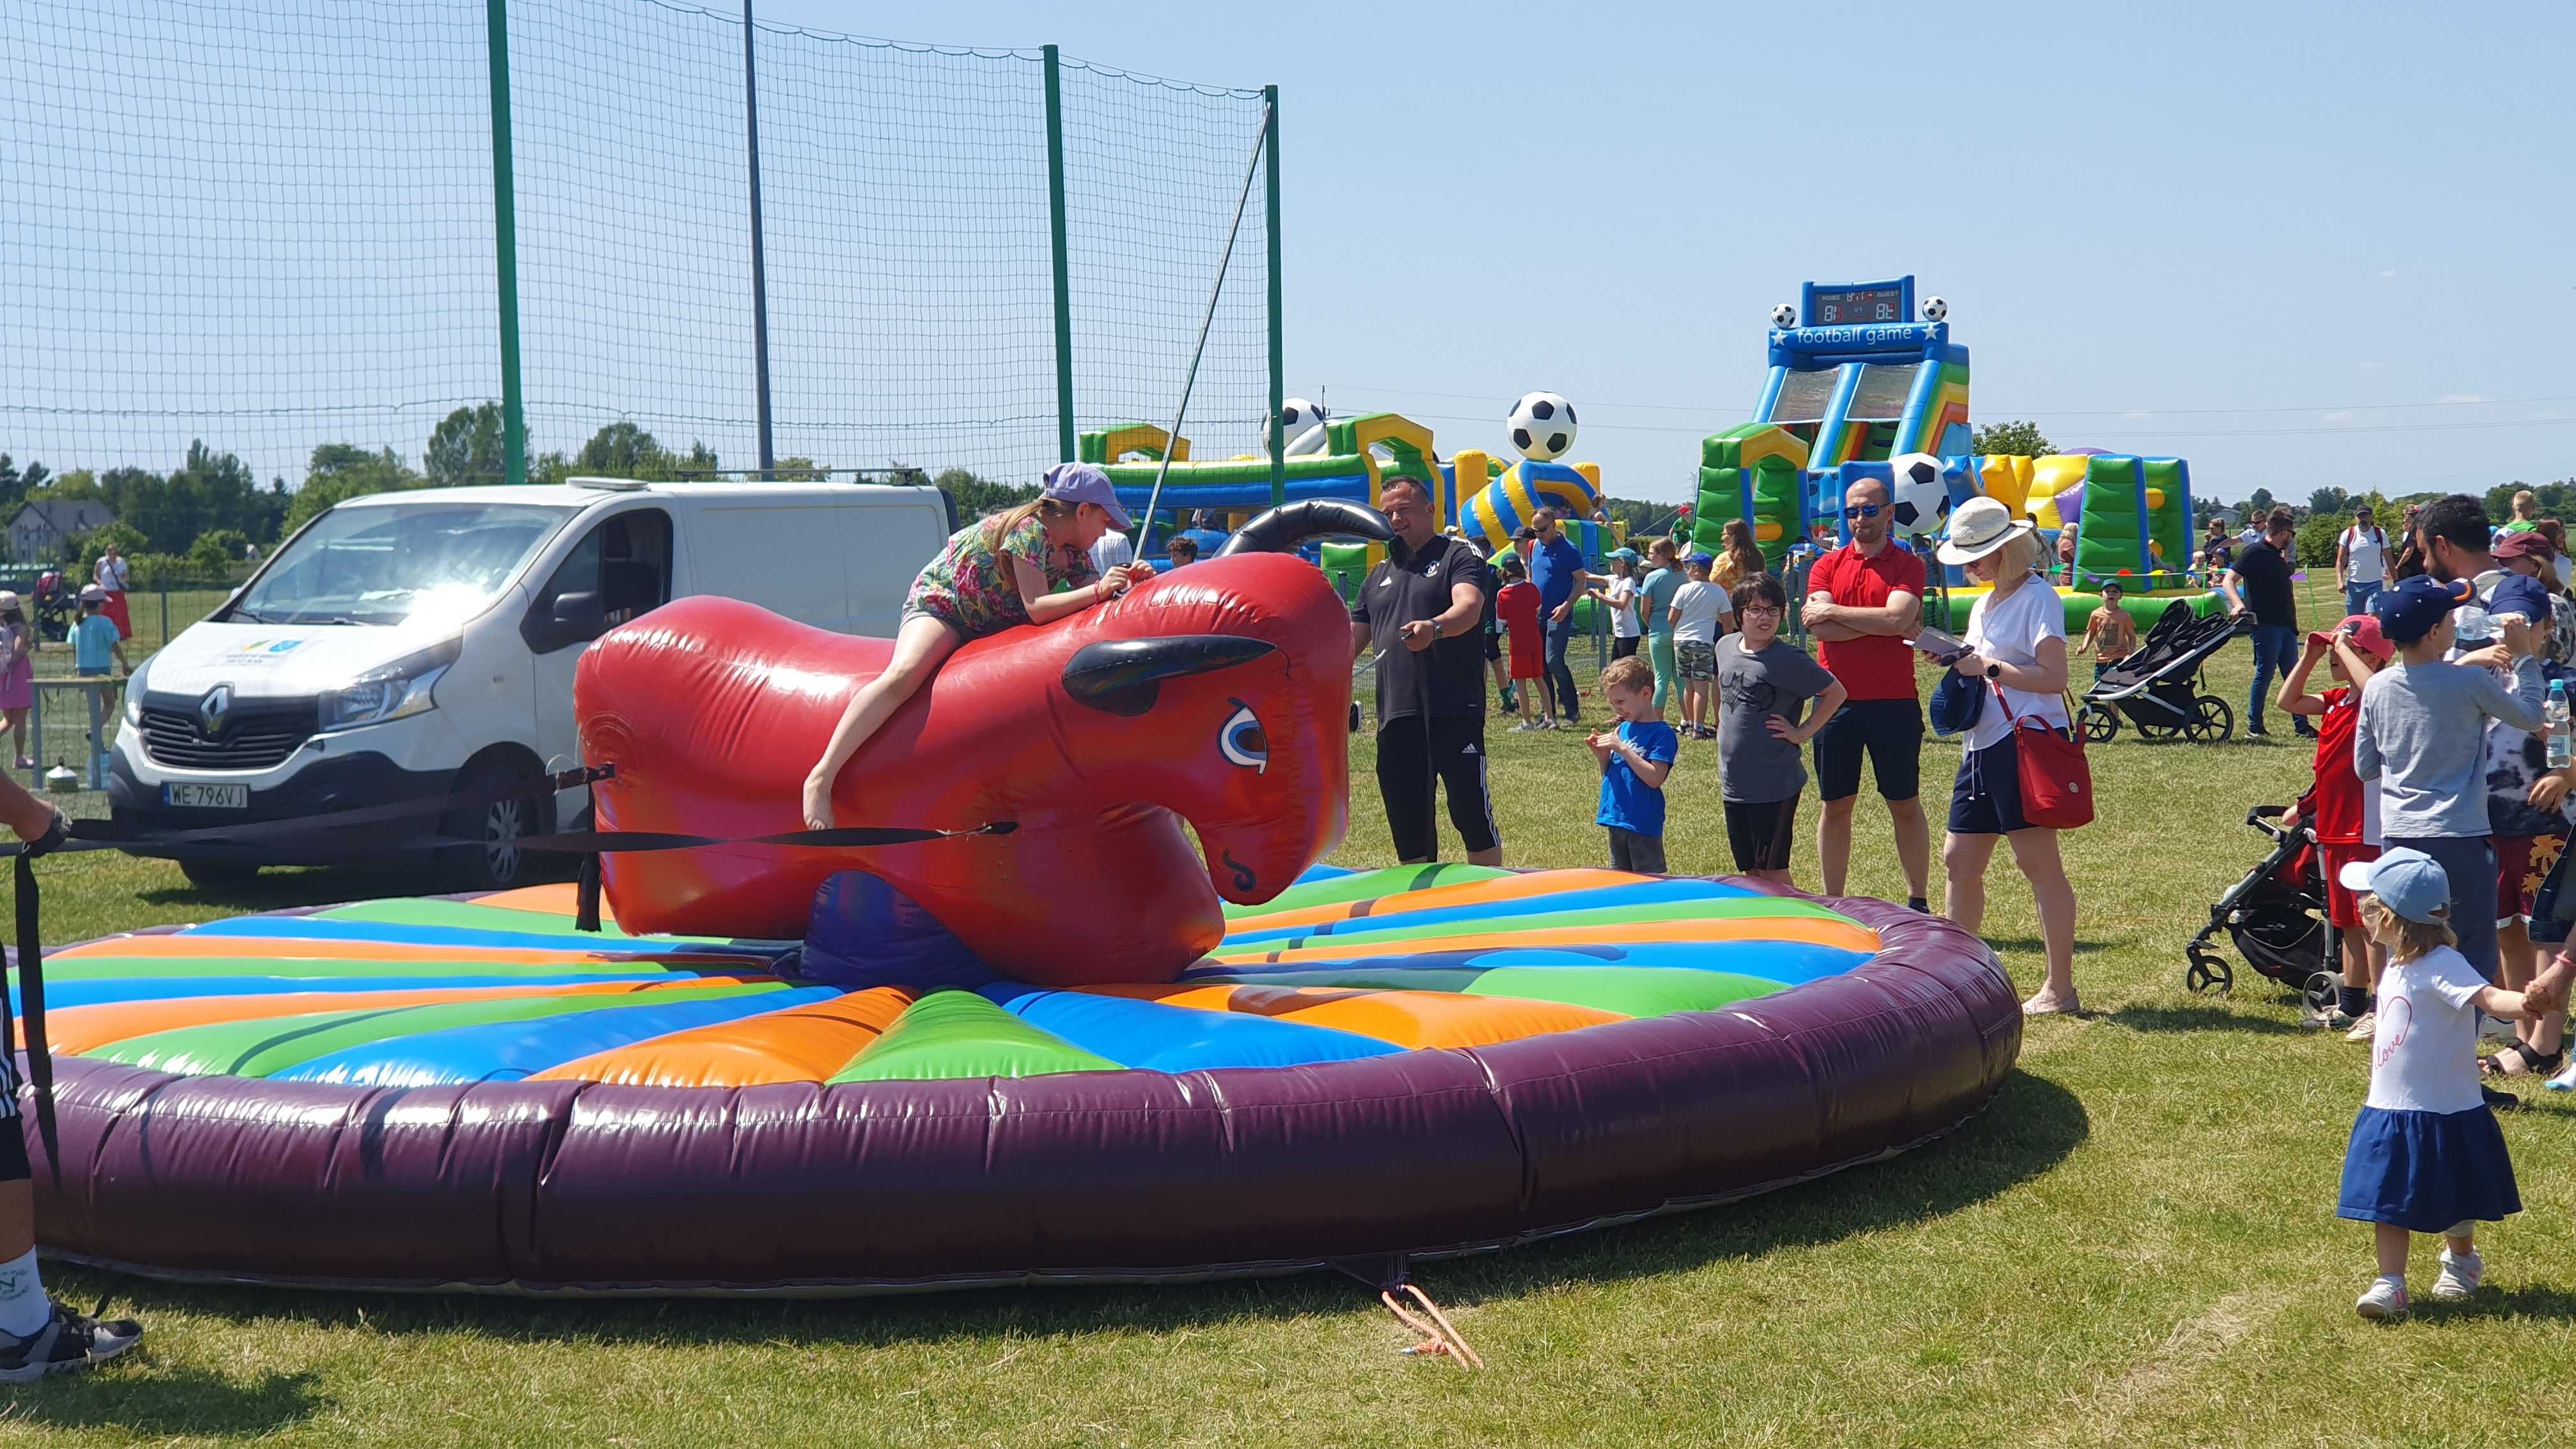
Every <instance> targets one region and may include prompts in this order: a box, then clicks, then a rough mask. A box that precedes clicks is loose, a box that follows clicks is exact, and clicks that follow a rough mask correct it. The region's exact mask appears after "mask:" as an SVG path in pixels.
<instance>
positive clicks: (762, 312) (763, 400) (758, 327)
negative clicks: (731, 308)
mask: <svg viewBox="0 0 2576 1449" xmlns="http://www.w3.org/2000/svg"><path fill="white" fill-rule="evenodd" d="M757 33H758V32H757V31H755V30H754V29H753V28H752V23H751V0H742V126H743V158H744V159H745V160H746V161H748V162H749V163H750V167H751V355H752V387H753V389H754V396H753V399H752V402H753V405H754V408H755V416H756V417H757V418H758V420H759V427H760V481H761V482H763V483H768V482H772V481H774V480H775V478H776V475H777V472H778V450H777V447H776V445H775V443H774V442H773V440H772V437H771V434H770V426H769V257H768V244H767V243H766V242H764V241H763V240H762V239H761V234H760V77H759V76H758V75H757V74H756V73H755V72H754V70H753V69H752V60H751V53H752V38H753V37H754V36H755V35H756V34H757Z"/></svg>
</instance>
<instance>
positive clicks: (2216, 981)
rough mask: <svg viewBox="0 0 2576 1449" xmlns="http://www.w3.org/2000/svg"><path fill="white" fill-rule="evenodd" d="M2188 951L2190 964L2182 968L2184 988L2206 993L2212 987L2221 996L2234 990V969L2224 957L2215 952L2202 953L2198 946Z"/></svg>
mask: <svg viewBox="0 0 2576 1449" xmlns="http://www.w3.org/2000/svg"><path fill="white" fill-rule="evenodd" d="M2190 949H2191V964H2190V965H2189V966H2186V967H2184V968H2183V973H2182V984H2183V985H2184V986H2186V987H2188V988H2190V989H2191V990H2192V991H2194V992H2202V991H2208V990H2210V989H2212V988H2213V987H2214V988H2216V989H2217V991H2218V994H2219V995H2221V996H2225V995H2227V994H2228V993H2229V992H2231V991H2233V990H2235V989H2236V968H2234V967H2232V966H2230V965H2228V964H2227V961H2226V959H2225V958H2224V957H2221V956H2219V955H2218V954H2217V953H2215V952H2211V951H2203V950H2202V949H2200V948H2199V947H2198V946H2194V947H2192V948H2190Z"/></svg>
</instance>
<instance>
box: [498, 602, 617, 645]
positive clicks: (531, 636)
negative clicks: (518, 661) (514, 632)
mask: <svg viewBox="0 0 2576 1449" xmlns="http://www.w3.org/2000/svg"><path fill="white" fill-rule="evenodd" d="M607 632H608V614H607V610H606V606H605V605H603V604H602V603H601V602H600V598H599V591H598V590H596V589H581V590H569V589H568V590H566V591H564V592H563V593H560V594H557V595H555V601H554V603H553V605H552V606H550V607H547V608H536V607H531V608H530V609H529V610H528V612H527V616H526V617H524V618H522V619H521V620H519V637H520V638H522V639H525V640H526V641H528V649H529V652H531V653H535V654H552V653H554V652H555V651H556V650H558V649H564V648H569V647H570V646H572V645H575V644H587V643H589V642H590V641H591V640H593V639H596V638H598V637H599V636H600V635H602V634H605V633H607Z"/></svg>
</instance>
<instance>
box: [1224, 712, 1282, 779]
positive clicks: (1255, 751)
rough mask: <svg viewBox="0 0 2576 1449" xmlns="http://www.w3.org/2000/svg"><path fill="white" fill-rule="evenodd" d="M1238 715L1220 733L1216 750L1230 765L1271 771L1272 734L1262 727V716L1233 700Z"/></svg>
mask: <svg viewBox="0 0 2576 1449" xmlns="http://www.w3.org/2000/svg"><path fill="white" fill-rule="evenodd" d="M1227 703H1229V704H1232V705H1233V706H1234V713H1233V714H1231V715H1228V716H1227V717H1226V721H1225V726H1224V728H1222V729H1219V730H1218V731H1217V732H1216V747H1217V749H1218V751H1219V752H1221V753H1222V754H1224V756H1225V759H1226V763H1227V764H1230V765H1240V766H1242V767H1243V768H1244V769H1247V770H1254V771H1260V772H1265V773H1266V772H1267V771H1268V770H1269V768H1270V732H1269V731H1268V730H1265V729H1263V728H1262V727H1261V716H1259V715H1257V714H1254V713H1253V712H1252V706H1251V705H1248V704H1245V703H1244V702H1243V701H1242V700H1239V699H1236V700H1229V701H1227Z"/></svg>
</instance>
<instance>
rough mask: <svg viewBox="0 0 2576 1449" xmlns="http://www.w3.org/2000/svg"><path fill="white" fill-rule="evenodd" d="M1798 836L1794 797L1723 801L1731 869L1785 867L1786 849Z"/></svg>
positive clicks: (1748, 870) (1746, 872)
mask: <svg viewBox="0 0 2576 1449" xmlns="http://www.w3.org/2000/svg"><path fill="white" fill-rule="evenodd" d="M1797 839H1798V797H1797V796H1795V795H1792V796H1790V797H1789V798H1788V799H1786V800H1760V801H1754V802H1751V803H1747V802H1745V801H1742V800H1729V801H1727V802H1726V844H1727V846H1728V848H1729V849H1731V850H1733V851H1734V852H1735V869H1736V871H1737V872H1738V873H1739V874H1744V875H1750V874H1752V873H1753V872H1755V871H1757V870H1787V869H1788V868H1789V849H1790V847H1791V846H1793V845H1795V844H1796V843H1797Z"/></svg>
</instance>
